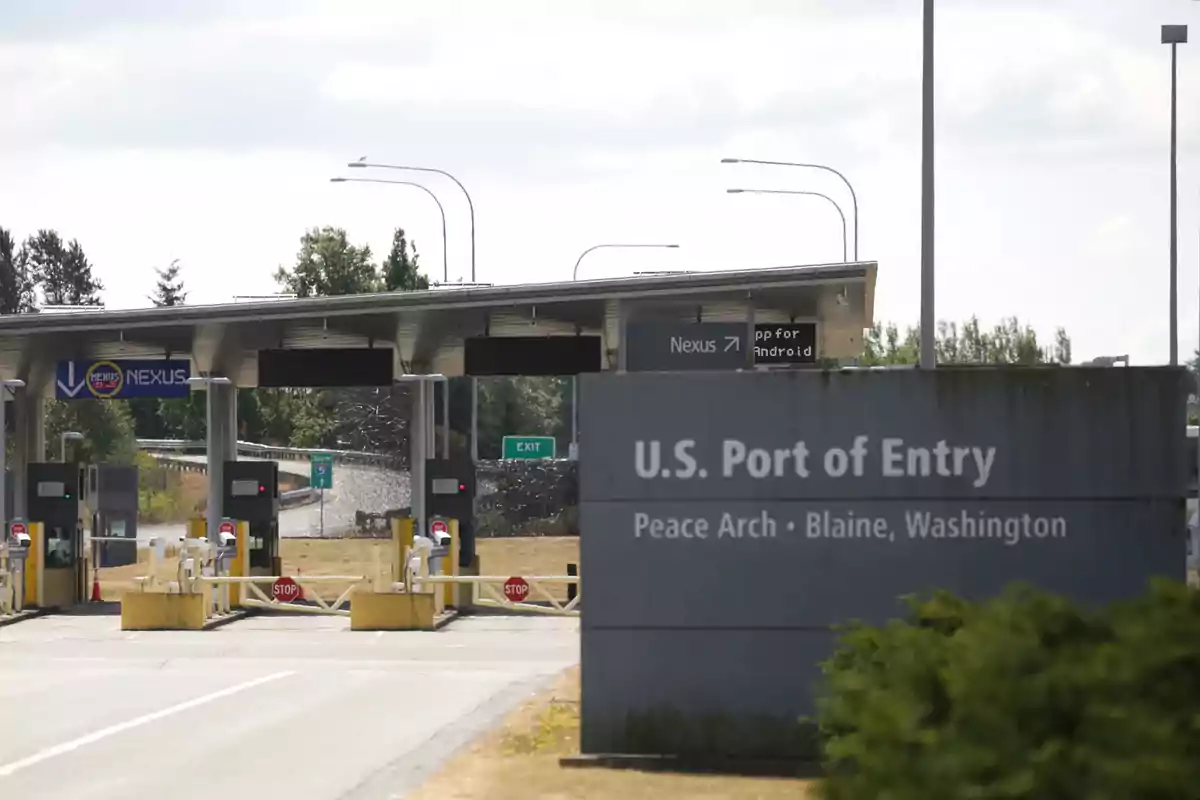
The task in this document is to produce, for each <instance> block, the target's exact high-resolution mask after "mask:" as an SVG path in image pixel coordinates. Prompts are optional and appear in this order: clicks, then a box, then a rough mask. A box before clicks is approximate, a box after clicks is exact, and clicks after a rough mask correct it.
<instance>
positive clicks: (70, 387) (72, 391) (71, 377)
mask: <svg viewBox="0 0 1200 800" xmlns="http://www.w3.org/2000/svg"><path fill="white" fill-rule="evenodd" d="M82 388H83V382H82V381H80V383H79V384H78V385H76V383H75V362H74V361H68V362H67V382H66V384H64V383H63V382H62V381H58V390H59V391H60V392H62V393H63V394H65V395H66V396H67V397H74V396H75V395H77V394H79V390H80V389H82Z"/></svg>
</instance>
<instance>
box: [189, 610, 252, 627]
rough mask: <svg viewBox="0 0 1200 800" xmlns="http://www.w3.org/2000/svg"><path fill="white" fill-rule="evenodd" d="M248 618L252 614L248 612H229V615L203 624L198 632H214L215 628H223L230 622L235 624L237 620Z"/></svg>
mask: <svg viewBox="0 0 1200 800" xmlns="http://www.w3.org/2000/svg"><path fill="white" fill-rule="evenodd" d="M250 616H253V613H252V612H251V611H249V610H243V611H231V612H230V613H228V614H226V615H225V616H223V617H217V618H216V619H211V620H209V621H208V622H206V623H204V627H203V628H201V629H200V630H202V631H212V630H216V629H217V628H221V627H224V626H225V625H228V624H229V623H231V622H237V621H238V620H239V619H245V618H246V617H250Z"/></svg>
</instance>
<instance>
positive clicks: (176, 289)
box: [149, 259, 187, 308]
mask: <svg viewBox="0 0 1200 800" xmlns="http://www.w3.org/2000/svg"><path fill="white" fill-rule="evenodd" d="M180 269H181V267H180V266H179V259H175V260H174V261H172V262H171V263H170V264H168V265H167V266H165V267H163V268H162V269H155V270H154V272H155V273H156V274H157V275H158V281H157V282H156V283H155V284H154V294H152V295H151V296H150V298H149V300H150V302H151V303H154V305H156V306H158V307H159V308H170V307H173V306H181V305H183V304H184V303H185V302H187V292H186V291H184V288H183V278H182V277H181V276H180V274H179V272H180Z"/></svg>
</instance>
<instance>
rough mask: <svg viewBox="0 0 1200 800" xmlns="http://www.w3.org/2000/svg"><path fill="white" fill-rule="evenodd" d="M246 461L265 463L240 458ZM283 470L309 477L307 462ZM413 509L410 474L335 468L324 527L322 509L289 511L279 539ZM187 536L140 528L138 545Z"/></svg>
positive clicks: (168, 528) (172, 529)
mask: <svg viewBox="0 0 1200 800" xmlns="http://www.w3.org/2000/svg"><path fill="white" fill-rule="evenodd" d="M172 458H173V459H175V460H177V461H192V462H195V463H197V464H203V463H204V461H205V457H204V456H172ZM239 460H242V461H258V460H261V459H254V458H245V457H239ZM279 469H280V471H282V472H290V473H293V474H297V475H308V471H309V465H308V462H306V461H280V462H279ZM408 505H409V491H408V473H407V472H393V471H389V470H381V469H373V468H371V467H366V466H347V465H345V464H335V465H334V467H333V488H332V489H327V490H326V491H325V510H324V525H322V522H321V517H322V511H321V505H320V503H312V504H310V505H303V506H297V507H295V508H285V509H283V510H281V511H280V512H279V535H280V536H281V537H283V538H305V537H314V536H320V535H321V531H322V530H324V531H325V532H326V533H327V534H329V533H344V532H346V531H349V530H350V529H352V528H353V527H354V512H355V511H358V510H362V511H374V512H378V513H383V512H384V511H386V510H387V509H389V508H404V507H406V506H408ZM185 535H187V526H186V525H184V524H182V523H178V524H167V525H139V526H138V541H139V542H143V543H146V542H149V541H150V539H152V538H155V537H163V538H166V539H167V541H177V540H179V539H182V538H183V537H184V536H185Z"/></svg>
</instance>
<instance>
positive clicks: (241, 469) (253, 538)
mask: <svg viewBox="0 0 1200 800" xmlns="http://www.w3.org/2000/svg"><path fill="white" fill-rule="evenodd" d="M223 475H224V484H225V485H224V498H223V500H224V506H223V511H224V515H225V516H226V517H229V518H231V519H235V520H237V521H239V522H242V523H245V525H246V544H247V549H246V553H245V554H241V553H239V554H238V555H239V556H240V557H241V558H243V559H244V563H245V564H246V566H247V572H246V576H247V577H248V576H251V575H280V574H281V572H282V569H283V564H282V562H281V559H280V556H279V464H277V463H275V462H274V461H226V462H225V469H224V473H223Z"/></svg>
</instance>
